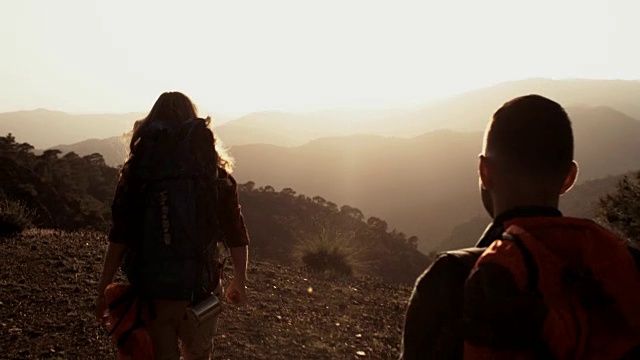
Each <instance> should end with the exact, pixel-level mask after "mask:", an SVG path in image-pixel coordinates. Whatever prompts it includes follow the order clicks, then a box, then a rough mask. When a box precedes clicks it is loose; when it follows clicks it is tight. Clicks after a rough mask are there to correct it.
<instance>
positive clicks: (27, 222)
mask: <svg viewBox="0 0 640 360" xmlns="http://www.w3.org/2000/svg"><path fill="white" fill-rule="evenodd" d="M33 217H34V213H33V211H31V210H29V209H28V208H27V207H26V206H25V204H24V203H22V202H20V201H14V200H9V199H6V198H0V236H10V235H14V234H19V233H21V232H22V231H24V230H26V229H28V228H30V227H31V226H32V223H31V222H32V221H33Z"/></svg>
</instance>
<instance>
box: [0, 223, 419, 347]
mask: <svg viewBox="0 0 640 360" xmlns="http://www.w3.org/2000/svg"><path fill="white" fill-rule="evenodd" d="M104 239H105V236H104V235H103V234H100V233H88V232H85V233H73V234H70V233H65V232H59V231H48V230H31V231H28V232H26V233H25V234H23V235H20V236H17V237H13V238H9V239H0V257H1V259H0V263H1V264H2V266H0V349H1V351H0V359H41V358H46V359H56V358H57V359H105V358H114V356H113V355H114V346H113V345H112V344H111V342H110V339H108V338H107V337H106V331H105V330H104V329H102V328H100V327H98V326H97V325H96V324H95V320H94V318H93V314H92V312H93V304H94V293H95V286H96V282H97V280H98V276H99V271H100V269H101V261H102V256H103V252H104V250H105V246H106V243H105V240H104ZM227 273H230V271H229V270H228V271H227ZM249 278H250V279H249V282H248V284H247V286H248V291H249V296H250V302H249V304H248V305H247V306H245V307H243V308H235V307H233V306H231V305H228V306H227V307H226V310H225V311H224V312H223V314H222V315H221V320H220V326H219V329H218V334H217V336H216V338H215V341H216V349H215V352H214V357H213V358H214V359H395V358H397V357H398V355H399V345H400V336H401V327H402V322H403V317H404V310H405V307H406V301H407V299H408V297H409V294H410V290H411V288H410V287H409V286H396V285H389V284H383V283H380V282H377V281H373V280H371V281H370V280H359V279H351V280H347V279H329V278H327V277H324V276H317V275H313V274H308V273H305V272H304V271H302V270H299V269H291V268H287V267H284V266H280V265H274V264H269V263H265V262H252V263H251V264H250V268H249Z"/></svg>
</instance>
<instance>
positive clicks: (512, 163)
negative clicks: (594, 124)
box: [485, 95, 573, 181]
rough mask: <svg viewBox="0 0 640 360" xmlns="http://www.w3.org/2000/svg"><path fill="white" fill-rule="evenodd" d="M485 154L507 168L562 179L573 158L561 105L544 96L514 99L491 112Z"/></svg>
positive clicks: (537, 175) (571, 137)
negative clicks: (491, 118) (491, 117)
mask: <svg viewBox="0 0 640 360" xmlns="http://www.w3.org/2000/svg"><path fill="white" fill-rule="evenodd" d="M485 155H487V156H489V157H494V158H496V159H499V160H500V162H501V163H503V164H505V167H506V169H507V170H509V171H514V172H518V173H519V174H521V175H526V176H536V177H556V176H557V177H558V178H560V177H562V179H559V180H561V181H562V180H564V177H565V176H566V175H567V173H568V171H569V169H570V167H571V162H572V161H573V132H572V130H571V120H570V119H569V116H568V115H567V112H566V111H565V110H564V109H563V108H562V106H560V104H558V103H556V102H554V101H552V100H549V99H547V98H545V97H543V96H540V95H527V96H522V97H518V98H515V99H513V100H511V101H509V102H507V103H505V104H504V105H502V107H501V108H500V109H498V111H496V112H495V114H494V115H493V120H492V121H491V123H490V124H489V127H488V129H487V133H486V137H485Z"/></svg>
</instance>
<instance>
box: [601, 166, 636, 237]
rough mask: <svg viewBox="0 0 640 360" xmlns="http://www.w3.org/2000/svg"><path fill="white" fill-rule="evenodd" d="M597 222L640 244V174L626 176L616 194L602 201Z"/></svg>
mask: <svg viewBox="0 0 640 360" xmlns="http://www.w3.org/2000/svg"><path fill="white" fill-rule="evenodd" d="M597 220H599V221H600V222H602V223H604V225H606V226H608V227H609V228H611V229H612V230H613V231H614V232H616V233H618V234H619V235H621V236H623V237H625V238H627V239H629V240H630V241H632V242H635V243H636V244H640V172H638V173H637V174H635V175H632V176H625V177H624V178H623V179H622V180H620V182H619V183H618V185H617V187H616V191H615V192H613V193H611V194H608V195H606V196H604V197H603V198H601V199H600V213H599V214H598V219H597Z"/></svg>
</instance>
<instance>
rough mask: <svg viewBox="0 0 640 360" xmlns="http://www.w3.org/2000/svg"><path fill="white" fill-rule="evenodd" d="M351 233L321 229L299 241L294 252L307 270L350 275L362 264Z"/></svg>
mask: <svg viewBox="0 0 640 360" xmlns="http://www.w3.org/2000/svg"><path fill="white" fill-rule="evenodd" d="M353 239H354V235H353V234H352V233H341V232H337V231H328V230H322V231H321V232H320V233H319V234H317V235H315V236H313V237H310V238H307V239H304V240H302V241H300V243H299V244H298V245H297V247H296V249H295V252H296V255H297V257H298V258H299V259H300V261H301V262H302V264H303V265H304V267H305V268H307V269H308V270H311V271H314V272H321V273H333V274H337V275H346V276H352V275H354V274H355V273H357V272H359V271H360V270H361V269H362V267H363V266H364V263H363V258H364V257H363V253H362V250H361V248H359V247H357V246H356V245H355V244H354V240H353Z"/></svg>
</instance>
